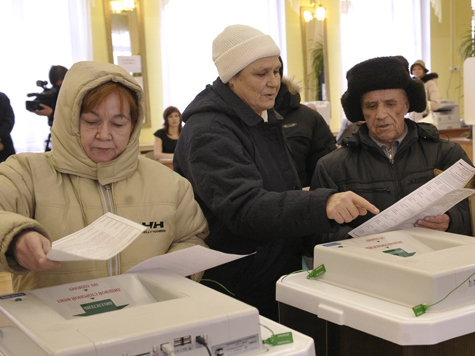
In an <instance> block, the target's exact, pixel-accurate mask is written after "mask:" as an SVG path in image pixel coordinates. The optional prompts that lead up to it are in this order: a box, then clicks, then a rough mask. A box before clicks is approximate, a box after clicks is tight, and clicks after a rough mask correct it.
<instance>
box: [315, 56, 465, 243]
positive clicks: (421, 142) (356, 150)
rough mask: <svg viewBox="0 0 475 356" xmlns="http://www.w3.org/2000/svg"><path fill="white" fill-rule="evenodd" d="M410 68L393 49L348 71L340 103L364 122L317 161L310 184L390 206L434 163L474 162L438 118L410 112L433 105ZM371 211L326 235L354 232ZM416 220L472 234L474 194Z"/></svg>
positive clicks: (336, 236) (423, 224) (425, 225)
mask: <svg viewBox="0 0 475 356" xmlns="http://www.w3.org/2000/svg"><path fill="white" fill-rule="evenodd" d="M408 67H409V63H408V62H407V60H406V59H405V58H404V57H402V56H394V57H380V58H372V59H369V60H366V61H364V62H361V63H359V64H357V65H355V66H354V67H353V68H351V69H350V70H349V71H348V73H347V79H348V90H347V91H346V92H345V93H344V94H343V96H342V98H341V103H342V106H343V109H344V111H345V114H346V117H347V118H348V120H350V121H351V122H358V121H363V120H364V121H365V123H364V124H363V125H361V126H360V128H359V130H358V131H357V132H356V133H355V134H353V136H351V137H348V138H346V139H344V140H343V141H342V147H341V148H339V149H337V150H335V151H334V152H332V153H330V154H328V155H327V156H325V157H323V158H322V159H321V160H320V161H319V162H318V164H317V168H316V170H315V175H314V177H313V180H312V184H311V189H321V188H327V189H336V190H338V191H339V192H344V191H350V190H351V191H353V192H355V193H357V194H360V195H361V196H362V197H364V198H365V199H367V200H368V201H370V202H371V203H373V204H375V205H376V206H377V207H378V208H379V209H381V210H384V209H386V208H388V207H390V206H391V205H393V204H394V203H396V202H397V201H399V200H400V199H401V198H403V197H405V196H407V195H408V194H410V193H411V192H413V191H415V190H416V189H418V188H419V187H420V186H422V185H424V184H425V183H427V182H428V181H430V180H431V179H432V178H434V169H436V168H437V169H440V170H445V169H447V168H449V167H450V166H452V165H453V164H454V163H456V162H457V161H459V160H460V159H463V160H464V161H466V162H467V163H469V164H472V162H470V159H469V158H468V157H467V155H466V153H465V151H464V150H463V149H462V147H461V146H460V145H459V144H458V143H454V142H449V141H447V140H445V139H441V138H440V137H439V133H438V131H437V128H436V127H435V126H434V125H432V124H428V123H416V122H414V121H412V120H410V119H405V118H404V116H405V115H406V114H407V112H408V111H415V112H422V111H424V110H425V109H426V95H425V89H424V85H423V83H422V82H421V81H420V80H418V79H412V78H411V77H410V75H409V71H408ZM372 216H373V215H372V214H368V215H366V216H361V217H358V218H356V219H355V220H353V221H351V222H348V223H346V224H344V225H342V226H341V227H340V230H339V231H337V232H336V233H333V236H331V237H327V238H333V239H339V240H341V239H344V238H348V234H347V233H348V231H350V230H351V229H353V228H355V227H357V226H359V225H360V224H362V223H364V222H365V221H367V220H368V219H370V218H371V217H372ZM414 226H416V227H422V228H426V229H433V230H439V231H448V232H452V233H457V234H463V235H471V224H470V211H469V206H468V201H467V200H464V201H462V202H460V203H459V204H457V205H456V206H454V207H453V208H451V209H450V210H449V211H448V212H447V213H446V214H442V215H439V216H426V217H425V218H424V219H419V220H417V222H416V223H415V225H414Z"/></svg>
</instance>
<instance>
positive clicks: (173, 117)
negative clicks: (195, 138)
mask: <svg viewBox="0 0 475 356" xmlns="http://www.w3.org/2000/svg"><path fill="white" fill-rule="evenodd" d="M181 129H182V123H181V113H180V110H178V108H176V107H174V106H169V107H168V108H166V109H165V111H164V112H163V129H159V130H157V131H155V133H154V136H155V146H154V150H153V152H154V156H155V159H156V160H157V161H159V162H162V163H164V164H166V165H169V167H170V168H173V153H174V152H175V147H176V143H177V142H178V138H179V137H180V133H181Z"/></svg>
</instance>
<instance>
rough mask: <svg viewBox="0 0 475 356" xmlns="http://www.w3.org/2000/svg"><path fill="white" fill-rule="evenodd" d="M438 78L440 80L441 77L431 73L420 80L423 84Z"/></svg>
mask: <svg viewBox="0 0 475 356" xmlns="http://www.w3.org/2000/svg"><path fill="white" fill-rule="evenodd" d="M437 78H439V75H438V74H437V73H429V74H426V75H424V76H422V77H421V78H420V79H421V80H422V82H423V83H427V82H428V81H429V80H432V79H437Z"/></svg>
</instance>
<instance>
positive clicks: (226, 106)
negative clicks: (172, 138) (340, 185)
mask: <svg viewBox="0 0 475 356" xmlns="http://www.w3.org/2000/svg"><path fill="white" fill-rule="evenodd" d="M267 112H268V122H267V123H266V122H264V121H263V119H262V118H261V117H260V116H259V115H257V114H256V113H255V112H254V111H252V109H251V108H250V107H249V106H248V105H246V104H245V103H244V102H243V101H242V100H241V99H240V98H239V97H238V96H237V95H236V94H234V93H233V92H232V91H231V90H230V89H229V88H228V87H227V86H226V85H224V84H223V83H222V82H221V80H220V79H219V78H218V79H217V80H216V81H215V82H214V83H213V85H212V86H211V85H208V86H207V87H206V89H205V90H204V91H202V92H201V93H200V94H199V95H198V96H197V97H196V98H195V99H194V101H193V102H192V103H191V104H190V105H189V106H188V107H187V108H186V110H185V111H184V112H183V115H182V119H183V121H184V122H185V123H186V124H185V126H184V128H183V130H182V132H181V134H180V139H179V140H178V144H177V148H176V150H175V155H174V169H175V171H177V172H178V173H180V174H181V175H182V176H184V177H186V178H187V179H188V180H190V182H191V184H192V186H193V189H194V192H195V195H196V199H197V201H198V202H199V203H200V205H201V208H202V209H203V212H204V213H205V216H206V218H207V219H208V223H209V227H210V235H209V236H208V237H207V238H206V240H205V242H206V243H207V244H208V245H209V246H210V247H211V248H212V249H215V250H219V251H223V252H226V253H235V254H250V253H254V252H256V253H255V254H253V255H251V256H248V257H245V258H242V259H239V260H237V261H234V262H231V263H227V264H225V265H222V266H219V267H216V268H213V269H211V270H207V271H206V272H205V276H204V278H205V279H213V280H214V281H217V282H219V283H221V284H223V285H224V286H225V287H226V288H227V289H229V290H230V291H231V292H232V293H234V294H235V295H236V298H237V299H240V300H242V301H244V302H246V303H248V304H251V305H253V306H255V307H257V308H258V309H259V311H260V313H261V315H264V316H266V317H268V318H271V319H273V320H277V303H276V301H275V283H276V281H277V280H278V279H279V278H280V277H281V276H283V275H285V274H288V273H290V272H293V271H296V270H300V269H301V244H302V239H303V238H304V237H305V236H307V235H311V234H316V233H317V232H318V231H323V232H329V231H333V230H335V228H336V227H337V224H336V223H334V222H333V221H332V220H329V219H327V217H326V201H327V198H328V196H329V195H331V194H333V193H335V191H334V190H332V189H321V190H317V191H314V192H308V191H302V190H301V185H300V182H299V180H298V176H297V173H296V170H295V166H294V164H293V161H292V158H291V156H290V153H289V151H288V148H287V145H286V142H285V139H284V136H283V134H282V126H281V120H279V119H278V118H277V116H276V113H275V112H274V110H268V111H267ZM209 286H210V287H212V288H215V289H218V290H220V291H223V289H222V288H221V287H219V286H217V284H214V283H213V284H209Z"/></svg>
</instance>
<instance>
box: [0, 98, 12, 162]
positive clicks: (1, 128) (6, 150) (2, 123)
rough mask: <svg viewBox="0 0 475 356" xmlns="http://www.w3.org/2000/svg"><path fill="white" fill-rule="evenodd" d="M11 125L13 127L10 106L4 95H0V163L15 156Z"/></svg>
mask: <svg viewBox="0 0 475 356" xmlns="http://www.w3.org/2000/svg"><path fill="white" fill-rule="evenodd" d="M13 125H15V114H14V113H13V109H12V106H11V105H10V99H8V97H7V96H6V95H5V94H4V93H0V141H1V142H2V145H3V150H2V151H0V162H3V161H5V160H6V159H7V158H8V157H9V156H11V155H14V154H15V147H14V146H13V140H12V137H11V136H10V133H11V132H12V130H13Z"/></svg>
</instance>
